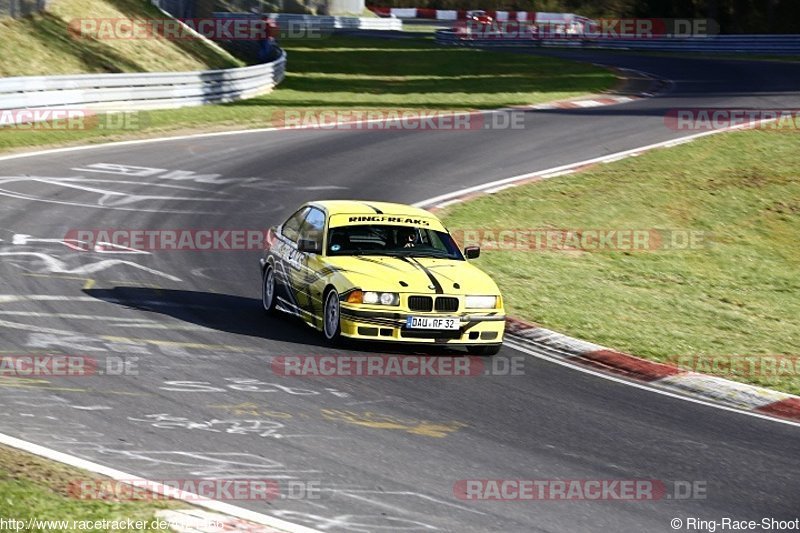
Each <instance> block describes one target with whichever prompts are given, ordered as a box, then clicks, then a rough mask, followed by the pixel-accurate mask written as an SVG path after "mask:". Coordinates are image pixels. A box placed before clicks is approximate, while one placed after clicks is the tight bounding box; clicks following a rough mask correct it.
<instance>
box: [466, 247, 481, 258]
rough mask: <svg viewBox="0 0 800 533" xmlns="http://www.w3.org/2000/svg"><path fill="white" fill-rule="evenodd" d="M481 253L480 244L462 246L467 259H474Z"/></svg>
mask: <svg viewBox="0 0 800 533" xmlns="http://www.w3.org/2000/svg"><path fill="white" fill-rule="evenodd" d="M480 255H481V247H480V246H467V247H466V248H464V256H466V258H467V259H476V258H478V257H480Z"/></svg>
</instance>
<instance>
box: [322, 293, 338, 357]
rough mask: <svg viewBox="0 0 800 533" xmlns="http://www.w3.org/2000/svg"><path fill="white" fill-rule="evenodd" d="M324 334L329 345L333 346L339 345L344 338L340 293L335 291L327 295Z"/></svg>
mask: <svg viewBox="0 0 800 533" xmlns="http://www.w3.org/2000/svg"><path fill="white" fill-rule="evenodd" d="M322 334H323V335H324V336H325V340H326V341H328V344H330V345H332V346H336V345H337V344H339V342H340V341H341V338H342V320H341V308H340V307H339V293H337V292H336V290H335V289H330V290H329V291H328V292H327V293H325V303H324V304H323V306H322Z"/></svg>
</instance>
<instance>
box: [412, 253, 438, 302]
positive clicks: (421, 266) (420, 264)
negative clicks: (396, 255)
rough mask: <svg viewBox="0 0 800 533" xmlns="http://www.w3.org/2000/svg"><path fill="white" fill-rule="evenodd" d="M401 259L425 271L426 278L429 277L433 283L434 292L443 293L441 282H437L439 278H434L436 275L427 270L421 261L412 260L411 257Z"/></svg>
mask: <svg viewBox="0 0 800 533" xmlns="http://www.w3.org/2000/svg"><path fill="white" fill-rule="evenodd" d="M401 259H402V260H403V261H408V262H409V263H410V264H412V265H414V266H415V267H417V268H418V269H420V270H422V271H423V272H425V275H427V276H428V279H429V280H431V283H432V284H433V288H434V290H435V291H436V294H444V289H443V288H442V284H441V283H439V280H438V279H436V276H434V275H433V272H431V271H430V270H428V269H427V268H426V267H425V265H423V264H422V263H420V262H419V261H416V260H414V259H413V258H408V257H401Z"/></svg>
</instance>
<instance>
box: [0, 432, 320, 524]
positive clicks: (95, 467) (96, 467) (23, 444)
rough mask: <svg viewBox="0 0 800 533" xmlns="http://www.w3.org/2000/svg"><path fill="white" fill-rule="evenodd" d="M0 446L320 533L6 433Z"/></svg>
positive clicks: (216, 507)
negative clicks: (3, 445)
mask: <svg viewBox="0 0 800 533" xmlns="http://www.w3.org/2000/svg"><path fill="white" fill-rule="evenodd" d="M0 444H5V445H6V446H11V447H12V448H17V449H18V450H23V451H26V452H28V453H32V454H34V455H38V456H40V457H44V458H46V459H50V460H52V461H58V462H59V463H64V464H66V465H69V466H72V467H75V468H81V469H83V470H88V471H89V472H93V473H95V474H100V475H101V476H106V477H109V478H111V479H113V480H115V481H119V482H121V483H127V484H131V485H133V484H138V486H140V487H141V486H146V487H151V488H152V489H153V490H152V492H155V493H156V494H160V495H166V494H169V495H170V496H174V497H175V499H178V500H181V501H185V502H187V503H189V504H191V505H194V506H197V507H202V508H204V509H209V510H211V511H217V512H219V513H224V514H227V515H230V516H233V517H236V518H241V519H242V520H249V521H250V522H255V523H256V524H261V525H264V526H269V527H274V528H276V529H281V530H283V531H286V532H287V533H321V532H320V531H319V530H316V529H312V528H310V527H306V526H301V525H298V524H292V523H291V522H287V521H285V520H281V519H280V518H276V517H274V516H269V515H265V514H261V513H257V512H255V511H250V510H249V509H244V508H242V507H237V506H235V505H231V504H229V503H225V502H221V501H217V500H208V499H204V498H201V497H200V496H198V495H197V494H193V493H191V492H186V491H181V490H175V489H174V487H168V486H166V485H163V484H161V483H157V482H153V481H150V480H146V479H145V478H142V477H139V476H134V475H132V474H128V473H126V472H123V471H121V470H116V469H113V468H109V467H107V466H103V465H101V464H98V463H94V462H92V461H88V460H86V459H81V458H80V457H76V456H74V455H69V454H67V453H62V452H58V451H56V450H53V449H50V448H45V447H44V446H39V445H38V444H33V443H32V442H27V441H24V440H21V439H18V438H16V437H12V436H10V435H5V434H3V433H0Z"/></svg>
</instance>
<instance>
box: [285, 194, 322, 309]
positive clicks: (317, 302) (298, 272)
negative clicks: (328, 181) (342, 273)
mask: <svg viewBox="0 0 800 533" xmlns="http://www.w3.org/2000/svg"><path fill="white" fill-rule="evenodd" d="M325 219H326V216H325V213H324V212H323V211H322V210H321V209H318V208H316V207H311V208H310V209H309V210H308V212H307V213H306V216H305V220H304V221H303V225H302V226H301V228H300V232H299V237H298V245H299V244H300V242H301V241H304V242H305V245H306V247H308V246H309V245H312V246H311V248H312V249H313V251H312V250H306V251H302V252H298V254H297V258H296V263H295V265H296V269H295V270H293V271H292V273H293V276H294V278H293V280H292V281H293V285H294V287H295V297H296V299H297V305H298V306H299V307H300V309H302V313H303V316H304V318H306V320H308V321H309V322H311V323H312V324H313V325H316V323H317V320H318V319H319V318H320V317H321V314H322V294H321V292H322V289H323V288H324V276H322V275H321V271H322V268H323V267H324V265H323V260H322V257H321V255H322V250H323V244H324V243H323V239H324V237H325Z"/></svg>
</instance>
